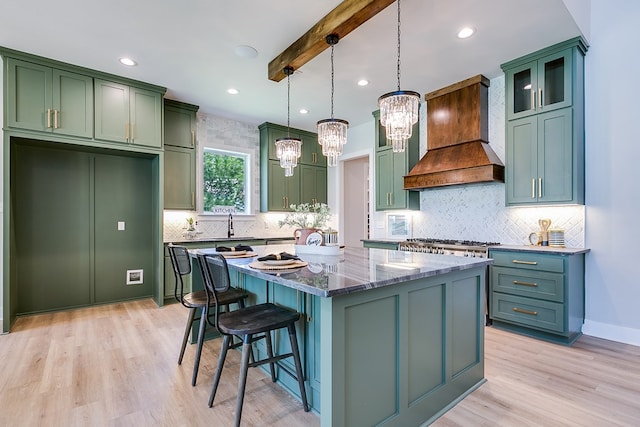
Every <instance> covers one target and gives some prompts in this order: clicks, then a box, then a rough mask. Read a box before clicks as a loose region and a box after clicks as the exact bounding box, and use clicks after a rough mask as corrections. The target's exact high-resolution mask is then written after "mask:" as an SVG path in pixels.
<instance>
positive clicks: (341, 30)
mask: <svg viewBox="0 0 640 427" xmlns="http://www.w3.org/2000/svg"><path fill="white" fill-rule="evenodd" d="M395 1H396V0H345V1H343V2H342V3H340V4H339V5H338V6H336V8H335V9H333V10H332V11H331V12H329V13H328V14H327V15H326V16H325V17H324V18H322V19H321V20H320V21H318V22H317V23H316V24H315V25H314V26H313V27H311V28H310V29H309V31H307V32H306V33H304V34H303V35H302V37H300V38H299V39H298V40H296V41H295V42H294V43H293V44H292V45H291V46H289V47H288V48H286V49H285V50H284V51H283V52H282V53H281V54H280V55H278V56H276V57H275V58H273V59H272V60H271V61H270V62H269V67H268V74H269V80H273V81H275V82H279V81H280V80H282V79H284V78H285V77H286V75H285V74H284V73H283V72H282V70H283V68H284V67H286V66H291V67H293V69H294V70H297V69H299V68H300V67H302V66H303V65H304V64H306V63H307V62H309V61H311V60H312V59H313V58H315V57H316V56H318V55H319V54H320V53H322V51H324V50H325V49H326V48H328V47H329V45H328V44H327V42H326V41H325V37H326V36H328V35H329V34H332V33H335V34H337V35H338V36H339V37H340V38H343V37H344V36H346V35H347V34H349V33H350V32H351V31H353V30H355V29H356V28H358V27H359V26H360V25H362V24H363V23H365V22H366V21H368V20H369V19H370V18H372V17H374V16H375V15H377V14H378V12H380V11H382V10H383V9H384V8H386V7H387V6H389V5H390V4H391V3H394V2H395Z"/></svg>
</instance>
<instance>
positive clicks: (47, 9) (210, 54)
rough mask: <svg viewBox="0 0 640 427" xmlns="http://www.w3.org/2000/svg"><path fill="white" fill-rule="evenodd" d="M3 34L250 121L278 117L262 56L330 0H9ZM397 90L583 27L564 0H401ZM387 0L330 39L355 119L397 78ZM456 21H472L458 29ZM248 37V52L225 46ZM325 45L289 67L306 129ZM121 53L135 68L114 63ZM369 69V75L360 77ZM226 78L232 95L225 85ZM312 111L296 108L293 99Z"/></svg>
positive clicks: (465, 73)
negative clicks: (249, 55)
mask: <svg viewBox="0 0 640 427" xmlns="http://www.w3.org/2000/svg"><path fill="white" fill-rule="evenodd" d="M2 3H3V4H2V15H3V19H2V25H0V45H1V46H4V47H8V48H11V49H16V50H21V51H25V52H29V53H33V54H37V55H40V56H44V57H48V58H52V59H56V60H59V61H63V62H68V63H71V64H76V65H80V66H83V67H87V68H91V69H96V70H100V71H105V72H108V73H112V74H117V75H122V76H126V77H130V78H133V79H137V80H141V81H145V82H149V83H153V84H156V85H160V86H164V87H166V88H167V89H168V90H167V97H168V98H172V99H177V100H179V101H183V102H188V103H192V104H196V105H199V106H200V111H202V112H206V113H211V114H215V115H219V116H223V117H229V118H234V119H237V120H240V121H243V122H246V123H250V124H256V125H257V124H260V123H262V122H264V121H271V122H275V123H281V124H286V121H287V104H286V102H287V87H286V80H283V81H282V82H279V83H276V82H273V81H271V80H269V79H268V78H267V64H268V63H269V61H271V60H272V59H273V58H274V57H276V56H277V55H278V54H280V53H281V52H282V51H283V50H284V49H285V48H287V47H288V46H289V45H290V44H291V43H293V42H294V41H295V40H296V39H298V38H299V37H300V36H301V35H302V34H304V33H305V32H306V31H307V30H308V29H309V28H310V27H311V26H312V25H313V24H315V23H316V22H317V21H318V20H319V19H320V18H322V17H323V16H324V15H326V14H327V13H328V12H329V11H331V10H332V9H333V8H334V7H335V6H336V5H338V4H339V3H340V1H339V0H314V1H310V0H308V1H292V0H268V1H266V0H227V1H216V0H182V1H177V0H110V1H96V0H56V1H54V2H51V1H44V0H10V1H8V0H7V1H3V2H2ZM401 8H402V9H401V10H402V12H401V13H402V28H401V29H402V32H401V33H402V39H401V40H402V42H401V48H402V54H401V86H402V87H401V89H403V90H414V91H417V92H420V93H421V94H424V93H427V92H431V91H433V90H436V89H439V88H441V87H444V86H447V85H449V84H451V83H455V82H457V81H460V80H463V79H465V78H468V77H471V76H474V75H476V74H484V75H485V76H486V77H489V78H493V77H496V76H498V75H500V74H501V73H502V71H501V70H500V64H501V63H503V62H506V61H509V60H512V59H515V58H517V57H519V56H522V55H524V54H527V53H529V52H533V51H535V50H538V49H540V48H543V47H546V46H549V45H551V44H554V43H557V42H560V41H563V40H565V39H568V38H571V37H574V36H577V35H579V34H580V31H579V29H578V26H577V25H576V23H575V22H574V20H573V18H572V17H571V15H570V14H569V12H568V11H567V9H566V7H565V5H564V2H563V0H404V1H402V3H401ZM396 16H397V6H396V3H393V4H392V5H391V6H389V7H387V8H386V9H385V10H383V11H382V12H381V13H379V14H378V15H376V16H375V17H373V18H372V19H370V20H369V21H367V22H366V23H365V24H363V25H362V26H361V27H360V28H358V29H356V30H355V31H353V32H352V33H351V34H349V35H347V36H346V37H345V38H344V39H343V40H340V42H339V43H338V45H336V47H335V56H334V61H335V106H334V111H335V113H334V116H335V117H336V118H341V119H345V120H348V121H349V122H350V124H351V126H355V125H358V124H361V123H364V122H366V121H368V120H370V118H371V111H373V110H375V109H377V99H378V97H379V96H380V95H382V94H383V93H387V92H391V91H394V90H396V89H397V80H396V49H397V46H396V40H397V34H396ZM463 26H473V27H475V28H477V30H478V31H477V33H476V35H474V36H473V37H471V38H469V39H466V40H459V39H457V38H456V33H457V31H458V30H459V29H460V28H461V27H463ZM238 45H250V46H253V47H254V48H255V49H257V51H258V56H257V57H256V58H254V59H246V58H241V57H238V56H237V55H235V54H234V48H235V47H236V46H238ZM329 52H330V50H329V49H327V50H325V51H324V52H323V53H322V54H320V55H319V56H317V57H316V58H315V59H313V60H312V61H310V62H308V63H307V64H306V65H304V66H303V67H301V68H300V70H297V72H296V73H295V74H294V75H293V76H292V77H291V126H292V127H297V128H302V129H307V130H315V125H316V122H317V121H318V120H321V119H326V118H329V116H330V89H331V86H330V85H331V81H330V75H331V74H330V72H331V68H330V67H331V66H330V56H329ZM122 56H130V57H132V58H134V59H135V60H136V61H137V62H138V64H139V65H138V66H137V67H134V68H126V67H124V66H122V65H120V64H119V63H118V58H120V57H122ZM361 78H366V79H368V80H369V81H370V82H371V83H370V84H369V85H368V86H366V87H359V86H357V85H356V82H357V81H358V80H359V79H361ZM229 87H234V88H236V89H238V90H239V91H240V93H239V94H238V95H229V94H227V93H226V90H227V89H228V88H229ZM302 107H304V108H307V109H308V110H309V113H308V114H307V115H301V114H299V113H298V110H299V109H300V108H302Z"/></svg>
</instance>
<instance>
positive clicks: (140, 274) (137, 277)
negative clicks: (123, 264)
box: [127, 269, 144, 285]
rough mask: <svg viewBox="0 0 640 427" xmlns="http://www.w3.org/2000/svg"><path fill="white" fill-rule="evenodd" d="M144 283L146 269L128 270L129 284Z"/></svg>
mask: <svg viewBox="0 0 640 427" xmlns="http://www.w3.org/2000/svg"><path fill="white" fill-rule="evenodd" d="M143 283H144V270H142V269H140V270H127V285H142V284H143Z"/></svg>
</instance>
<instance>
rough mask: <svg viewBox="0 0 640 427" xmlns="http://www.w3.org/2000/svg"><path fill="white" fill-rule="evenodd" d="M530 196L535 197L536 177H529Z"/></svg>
mask: <svg viewBox="0 0 640 427" xmlns="http://www.w3.org/2000/svg"><path fill="white" fill-rule="evenodd" d="M531 198H532V199H535V198H536V179H535V178H531Z"/></svg>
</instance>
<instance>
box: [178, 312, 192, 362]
mask: <svg viewBox="0 0 640 427" xmlns="http://www.w3.org/2000/svg"><path fill="white" fill-rule="evenodd" d="M195 317H196V308H195V307H192V308H190V309H189V318H188V319H187V327H186V328H185V330H184V337H183V338H182V348H181V349H180V357H178V365H181V364H182V358H183V357H184V350H185V348H187V340H188V339H189V334H190V333H191V325H193V319H194V318H195Z"/></svg>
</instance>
